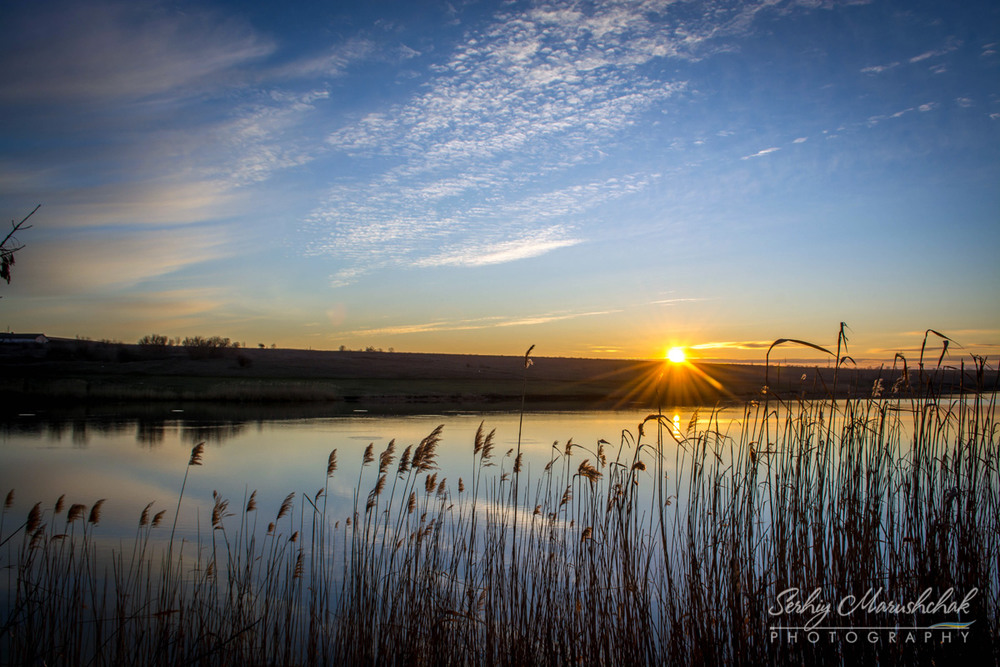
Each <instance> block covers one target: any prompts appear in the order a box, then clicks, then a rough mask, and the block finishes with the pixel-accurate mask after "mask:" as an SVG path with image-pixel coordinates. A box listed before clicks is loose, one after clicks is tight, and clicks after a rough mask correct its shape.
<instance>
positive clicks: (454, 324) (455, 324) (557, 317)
mask: <svg viewBox="0 0 1000 667" xmlns="http://www.w3.org/2000/svg"><path fill="white" fill-rule="evenodd" d="M618 312H621V311H620V310H598V311H588V312H575V313H570V312H555V313H542V314H538V315H528V316H521V317H503V316H494V317H481V318H475V319H467V320H435V321H433V322H420V323H415V324H403V325H396V326H389V327H375V328H370V329H358V330H356V331H348V332H345V335H353V336H375V335H379V336H398V335H406V334H419V333H432V332H440V331H472V330H476V329H490V328H494V327H524V326H536V325H539V324H548V323H550V322H560V321H564V320H574V319H578V318H581V317H597V316H600V315H612V314H615V313H618Z"/></svg>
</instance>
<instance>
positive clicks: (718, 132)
mask: <svg viewBox="0 0 1000 667" xmlns="http://www.w3.org/2000/svg"><path fill="white" fill-rule="evenodd" d="M0 121H2V122H0V211H2V212H3V213H4V214H5V215H6V216H7V218H8V219H11V220H14V221H16V220H20V218H21V217H23V216H24V215H25V214H27V213H28V212H30V211H31V210H32V209H33V208H34V207H35V205H37V204H41V208H40V209H39V210H38V212H37V213H35V215H34V216H33V217H32V218H31V220H30V222H31V223H33V224H32V227H31V228H30V229H27V230H23V231H22V232H20V233H19V234H18V236H17V241H18V242H19V243H20V244H21V245H23V246H24V247H23V249H22V250H20V251H19V252H18V254H17V255H16V259H17V263H16V266H15V267H14V270H13V272H12V273H13V275H12V281H11V283H10V284H9V285H7V284H3V283H0V296H2V299H0V328H2V329H4V330H7V331H16V332H42V333H45V334H47V335H50V336H61V337H69V338H72V337H86V338H92V339H94V340H100V339H109V340H117V341H124V342H135V341H136V340H138V339H139V338H140V337H141V336H143V335H146V334H153V333H155V334H163V335H166V336H169V337H171V338H174V337H186V336H194V335H202V336H216V335H218V336H224V337H229V338H231V339H232V340H234V341H240V342H242V343H245V344H246V345H249V346H252V347H255V346H257V345H259V344H264V345H267V346H271V345H272V344H273V345H277V346H278V347H296V348H311V349H338V348H339V347H340V346H345V347H347V348H350V349H359V348H364V347H368V346H371V347H375V348H381V349H386V350H388V349H393V350H395V351H399V352H403V351H413V352H448V353H473V354H475V353H481V354H513V355H520V354H523V353H524V351H525V350H526V349H527V348H528V346H529V345H535V346H536V348H535V351H534V354H536V355H539V356H572V357H627V358H654V357H658V356H661V355H663V353H664V351H665V350H666V349H668V348H670V347H673V346H684V347H686V348H687V349H688V354H689V356H694V357H695V358H701V359H706V360H708V359H717V360H727V359H728V360H735V359H739V360H746V361H762V360H763V358H764V354H765V352H766V349H767V347H768V346H769V345H770V344H771V342H773V341H774V340H776V339H779V338H795V339H801V340H807V341H810V342H813V343H815V344H818V345H823V346H835V345H836V342H837V332H838V330H839V327H840V323H841V322H845V323H846V324H847V325H848V327H849V329H847V335H848V341H849V342H848V352H849V354H851V356H852V357H853V358H854V359H855V360H857V361H858V362H859V363H878V362H880V361H888V362H889V363H891V362H892V360H893V358H894V355H895V353H896V352H900V353H902V354H904V356H906V357H907V358H908V359H912V358H914V357H915V356H917V355H918V354H919V350H920V347H921V344H922V342H923V341H924V338H925V336H926V332H927V330H928V329H933V330H934V331H935V332H940V333H941V334H944V335H946V336H948V337H950V338H951V339H952V340H953V341H954V343H953V344H952V345H951V346H950V348H949V350H948V355H949V356H948V360H949V361H951V362H952V363H958V361H959V360H960V359H966V360H968V359H969V356H968V355H970V354H976V355H987V356H989V355H992V357H993V359H994V360H995V359H996V357H997V355H1000V306H998V303H1000V300H998V296H1000V268H998V267H1000V262H998V261H997V256H998V249H1000V5H997V3H995V2H993V1H992V0H986V1H978V0H970V1H963V2H954V1H953V0H947V1H940V2H939V1H933V0H930V1H923V0H901V1H893V0H888V1H883V0H871V1H865V0H846V1H843V2H840V1H837V0H764V1H755V2H740V1H738V0H710V1H705V2H697V1H683V0H649V1H642V2H639V1H634V2H633V1H619V0H604V1H602V2H596V3H590V2H552V3H540V2H476V1H469V2H462V1H460V0H453V1H452V2H415V1H408V2H395V1H391V0H378V1H372V2H364V3H359V2H314V1H303V2H294V3H275V2H245V1H241V2H222V1H217V2H209V1H191V2H149V1H146V0H130V1H128V2H91V1H87V0H83V1H81V0H75V1H72V2H59V1H58V0H53V1H51V2H21V1H15V2H5V3H3V6H2V8H0ZM940 344H941V339H940V338H938V337H937V336H936V335H934V334H931V335H930V337H929V339H928V346H929V348H930V347H933V349H934V350H935V356H936V353H937V351H939V350H940ZM775 354H776V355H778V357H779V358H784V359H789V360H790V359H800V358H812V357H813V356H815V355H818V354H819V353H815V355H814V351H813V350H811V349H810V348H805V347H796V346H782V347H781V351H780V353H775ZM819 356H823V355H819Z"/></svg>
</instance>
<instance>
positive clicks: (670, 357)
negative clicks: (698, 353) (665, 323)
mask: <svg viewBox="0 0 1000 667" xmlns="http://www.w3.org/2000/svg"><path fill="white" fill-rule="evenodd" d="M666 357H667V361H670V362H672V363H675V364H683V363H684V362H685V361H687V354H685V352H684V348H683V347H672V348H670V349H669V350H667V355H666Z"/></svg>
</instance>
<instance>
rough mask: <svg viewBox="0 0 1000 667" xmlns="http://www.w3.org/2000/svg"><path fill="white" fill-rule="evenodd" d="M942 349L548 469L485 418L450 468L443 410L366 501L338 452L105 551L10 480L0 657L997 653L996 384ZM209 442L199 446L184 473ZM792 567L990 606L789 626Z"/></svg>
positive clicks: (376, 456) (747, 660)
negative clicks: (894, 372) (835, 632)
mask: <svg viewBox="0 0 1000 667" xmlns="http://www.w3.org/2000/svg"><path fill="white" fill-rule="evenodd" d="M976 365H977V368H975V369H973V370H972V372H971V373H970V377H976V376H977V375H978V376H979V377H981V376H982V375H983V371H984V366H985V362H984V361H982V360H976ZM926 373H927V372H926V371H925V370H924V369H923V368H922V364H921V368H920V372H919V373H908V374H907V375H906V377H907V378H908V380H912V382H911V383H910V384H909V386H907V384H906V383H899V385H898V386H896V387H895V391H893V389H892V388H885V387H881V388H880V387H878V386H875V387H873V391H872V392H871V394H872V395H870V396H869V397H867V398H856V399H849V400H846V401H834V400H829V401H820V402H804V401H796V400H786V399H784V398H783V397H781V396H776V395H774V394H773V392H768V393H765V394H764V395H762V396H761V397H760V400H758V401H752V402H749V403H747V404H746V406H745V411H744V417H743V420H742V428H740V429H739V432H738V433H736V434H732V435H730V434H729V433H725V432H722V431H721V430H720V428H719V426H718V423H717V422H715V421H714V420H713V419H711V418H709V419H708V421H707V426H704V425H700V424H705V423H706V422H700V421H698V420H694V419H692V422H691V423H690V424H689V425H688V427H687V429H686V430H685V431H684V432H675V431H674V430H673V424H670V423H667V422H666V421H665V420H664V419H663V417H662V416H661V415H660V414H658V413H654V414H651V415H650V416H649V417H648V418H647V419H646V420H645V421H644V422H643V423H642V424H640V425H638V426H637V427H636V428H634V429H630V430H626V431H623V432H622V434H621V437H620V439H619V441H618V443H616V444H612V443H609V442H607V441H604V440H602V441H599V442H597V443H596V444H595V445H593V446H590V445H581V444H578V443H573V442H572V440H569V441H567V442H565V443H564V444H563V445H560V446H559V447H557V448H553V450H552V452H551V456H550V459H549V463H548V465H547V466H546V468H545V470H544V472H543V473H542V474H540V475H536V476H534V477H530V476H529V474H528V472H529V471H528V469H525V470H520V469H518V470H516V471H515V469H514V466H515V461H516V459H515V458H514V457H513V456H510V457H508V456H503V455H502V454H500V453H499V452H496V451H495V447H494V442H493V434H492V433H488V432H487V429H486V427H485V425H484V426H483V427H481V429H480V431H479V432H478V433H477V434H476V437H475V440H474V442H473V443H470V445H471V447H470V452H471V459H472V461H471V467H470V470H469V476H468V477H466V478H464V479H461V480H459V479H454V480H445V479H443V478H439V471H438V469H437V460H436V448H437V446H438V443H439V442H440V439H441V435H442V430H441V427H439V428H437V429H435V430H434V431H433V432H431V433H430V434H428V436H427V437H426V438H424V439H423V440H422V441H421V442H420V443H416V444H415V445H410V446H408V447H405V448H403V451H402V453H398V452H397V448H396V444H395V442H391V443H389V444H388V445H387V446H386V447H385V448H384V449H383V450H382V451H381V452H377V451H375V450H374V447H369V448H368V449H366V451H365V453H364V455H363V457H362V459H361V461H360V462H359V464H360V468H359V472H358V482H357V484H356V486H355V492H354V500H353V510H352V512H351V514H350V515H349V516H346V517H343V516H336V517H335V516H331V515H330V514H329V513H328V509H327V499H326V496H327V492H328V485H329V481H330V479H331V478H333V477H334V476H336V475H337V474H338V461H337V456H336V450H334V451H333V452H331V454H330V456H329V458H328V459H327V460H326V461H321V462H317V478H319V475H321V474H322V475H323V477H322V479H323V486H322V487H321V488H320V489H319V491H317V492H315V493H301V492H300V493H298V494H295V493H292V494H289V495H288V496H287V497H286V499H285V501H284V502H283V503H282V504H281V506H280V507H279V508H278V509H277V511H276V512H275V514H274V515H272V516H273V520H272V519H270V518H268V519H261V520H260V524H259V525H258V515H259V514H260V512H261V511H263V510H261V509H259V508H258V507H257V503H256V501H255V496H254V495H252V494H251V495H250V496H249V498H244V501H243V502H242V503H240V504H237V505H234V506H230V504H229V502H228V501H227V500H225V499H223V498H222V497H221V496H217V497H216V499H215V506H214V511H213V519H212V528H211V530H210V534H209V535H208V536H203V537H201V538H199V540H198V544H195V545H191V544H185V543H180V544H175V543H174V538H173V537H172V536H171V537H170V538H169V539H162V538H161V539H162V541H160V542H157V541H156V533H155V532H154V531H157V528H156V526H157V525H158V524H159V523H160V520H161V519H162V512H161V513H160V514H159V515H157V517H156V518H155V519H152V520H151V519H150V517H149V507H147V508H146V509H144V510H143V511H142V512H141V514H140V516H139V520H138V522H137V523H138V525H137V529H136V535H135V538H134V541H133V543H132V544H131V545H130V546H128V547H122V548H116V549H113V550H111V551H110V552H105V551H101V550H99V549H98V546H97V540H96V534H97V533H98V531H99V521H100V509H99V505H97V504H95V506H93V507H90V508H87V507H85V506H83V505H79V504H74V505H71V506H70V508H69V510H68V511H67V513H66V514H65V515H63V514H62V511H63V504H64V503H63V500H62V499H60V501H59V502H58V503H57V505H56V506H54V507H52V508H50V509H46V508H44V507H43V506H42V505H37V506H36V507H35V509H33V510H32V512H31V513H30V514H29V516H28V517H27V519H26V520H25V521H24V523H22V524H18V525H16V526H13V527H12V528H11V527H9V526H8V522H10V521H11V520H12V519H11V517H8V516H7V514H8V512H7V507H9V505H10V502H7V503H6V504H5V509H4V514H3V521H4V523H0V542H2V545H0V550H2V555H0V559H2V561H3V565H4V566H5V568H6V569H5V570H4V571H5V573H6V574H5V576H6V577H7V581H8V587H7V591H6V600H5V602H4V607H3V613H4V616H3V617H2V619H0V621H2V627H0V662H3V663H5V664H42V663H44V664H109V665H121V664H143V665H158V664H163V665H176V664H206V665H207V664H388V663H393V664H395V663H399V664H426V665H437V664H519V665H520V664H581V663H582V664H748V665H749V664H803V663H809V664H813V663H816V664H854V663H861V664H933V663H940V662H942V661H944V660H948V661H949V662H950V661H953V660H955V659H957V658H962V657H964V658H966V659H972V658H976V659H980V660H986V661H988V662H996V661H997V660H998V659H1000V627H998V609H1000V583H998V582H1000V525H998V523H1000V519H998V517H1000V482H998V480H1000V460H998V458H1000V451H998V444H1000V443H998V441H997V434H998V425H997V422H996V421H995V415H996V410H997V406H996V404H995V401H996V393H995V389H996V387H991V388H989V389H991V390H992V391H984V389H986V388H983V387H979V391H975V392H972V393H969V394H967V395H966V396H963V397H958V398H951V397H944V396H934V395H929V394H928V393H927V389H926V388H927V387H929V386H932V385H930V384H927V383H922V381H921V377H922V376H923V375H924V374H926ZM840 381H844V378H843V377H841V378H840ZM880 393H881V395H879V394H880ZM201 459H202V451H201V450H199V449H198V448H197V447H196V448H195V451H193V452H192V455H191V458H190V460H189V466H188V470H186V472H185V480H186V475H187V472H190V468H191V466H194V465H199V464H201V463H202V460H201ZM205 463H206V464H207V465H210V464H211V461H210V460H208V461H205ZM323 463H325V472H324V471H323V470H324V469H323V468H321V465H322V464H323ZM366 470H367V471H368V474H369V477H370V478H373V479H374V480H375V481H374V483H373V484H372V485H371V486H370V488H368V489H367V491H366V490H365V489H364V488H363V487H362V480H364V479H365V476H364V475H365V472H366ZM185 483H186V482H185ZM11 498H12V497H11ZM182 498H183V488H182V490H181V493H180V497H179V499H178V505H177V510H176V511H177V512H178V513H179V512H180V511H181V501H182ZM234 507H235V508H238V509H235V510H234V509H233V508H234ZM88 509H89V518H90V521H87V522H85V521H84V520H83V519H84V517H85V515H86V514H87V512H88ZM265 525H266V528H265ZM4 531H6V532H4ZM192 552H193V556H192V555H191V554H192ZM791 588H798V589H801V590H802V591H805V592H808V591H812V590H814V589H818V590H819V591H820V593H821V594H822V596H823V597H824V598H825V599H827V600H834V601H836V600H838V599H840V598H842V597H843V596H845V595H848V594H853V595H857V596H861V595H862V594H864V592H865V591H867V590H869V589H878V588H881V589H883V591H884V597H885V599H888V600H897V601H898V600H916V599H917V598H918V597H919V596H920V595H921V593H922V592H923V591H924V590H927V589H930V590H931V591H933V593H934V595H935V596H938V595H940V594H941V593H942V592H944V591H946V590H948V589H949V588H953V589H954V590H955V591H956V592H957V593H958V594H959V596H961V595H963V594H965V593H967V592H969V591H971V590H972V589H978V594H977V595H976V596H974V598H973V599H972V600H971V603H970V608H969V610H968V612H967V613H965V614H961V615H960V618H958V617H956V615H955V614H938V615H934V616H931V617H919V616H917V615H914V614H909V615H905V614H904V615H898V616H893V617H892V618H891V619H890V620H889V623H888V624H890V625H891V624H898V625H900V626H908V625H920V626H926V625H930V624H932V623H933V622H937V621H943V620H947V621H954V620H962V621H973V625H972V626H971V629H970V632H969V639H968V641H966V642H961V641H958V640H957V636H956V638H955V639H954V640H953V642H952V643H950V644H945V645H942V644H940V643H939V642H931V643H924V642H923V641H920V642H917V643H904V642H903V641H902V638H900V641H897V642H894V643H893V642H889V641H888V640H882V641H878V642H876V643H871V642H869V641H866V640H865V639H864V637H862V639H861V640H860V641H857V642H855V643H851V642H848V641H846V640H843V639H842V638H841V640H840V641H838V642H836V643H833V644H831V643H829V642H827V641H825V638H824V641H823V642H820V643H817V644H812V643H810V642H809V641H805V639H804V637H801V638H800V639H799V641H797V642H796V643H793V644H789V643H788V642H787V641H785V640H783V639H779V640H777V641H776V640H775V639H774V637H773V635H772V633H773V627H774V626H775V625H777V624H780V623H781V622H785V623H787V622H790V621H803V620H804V619H802V618H798V617H794V618H788V617H783V618H782V617H776V616H774V615H771V614H769V609H771V608H773V606H774V605H775V603H776V601H777V600H778V599H779V596H780V594H781V593H782V591H786V590H787V589H791ZM850 622H851V623H852V624H854V625H858V626H867V625H880V626H881V625H886V624H887V620H886V617H885V614H879V613H877V612H864V613H862V612H859V613H858V614H856V615H855V616H853V617H852V618H851V619H850ZM800 624H801V623H800ZM921 639H922V638H921Z"/></svg>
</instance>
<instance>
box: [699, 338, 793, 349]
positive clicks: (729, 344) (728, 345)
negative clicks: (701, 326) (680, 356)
mask: <svg viewBox="0 0 1000 667" xmlns="http://www.w3.org/2000/svg"><path fill="white" fill-rule="evenodd" d="M772 343H774V341H773V340H728V341H715V342H711V343H699V344H698V345H691V346H690V347H691V349H692V350H766V349H767V348H769V347H770V346H771V344H772Z"/></svg>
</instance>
